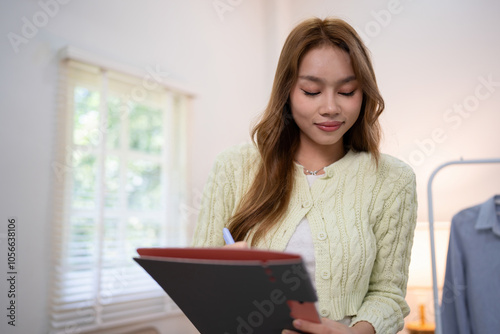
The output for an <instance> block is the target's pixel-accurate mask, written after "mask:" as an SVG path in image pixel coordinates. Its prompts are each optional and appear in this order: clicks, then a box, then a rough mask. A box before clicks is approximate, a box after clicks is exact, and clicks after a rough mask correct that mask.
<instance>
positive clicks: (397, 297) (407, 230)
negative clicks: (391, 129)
mask: <svg viewBox="0 0 500 334" xmlns="http://www.w3.org/2000/svg"><path fill="white" fill-rule="evenodd" d="M399 171H400V174H399V173H398V174H399V175H398V177H397V178H396V180H395V181H394V182H389V184H386V185H385V188H386V191H392V192H391V193H390V194H389V195H388V196H387V198H386V199H385V200H384V201H383V203H382V204H381V205H383V209H382V211H381V213H380V214H379V217H378V218H377V219H376V222H375V226H374V227H373V232H374V235H375V238H376V247H377V249H376V258H375V262H374V265H373V269H372V273H371V276H370V281H369V287H368V292H367V294H366V296H365V297H364V299H363V302H362V305H361V307H360V309H359V310H358V313H357V314H356V316H355V317H353V319H352V322H351V326H353V325H355V324H356V323H357V322H360V321H367V322H369V323H371V324H372V326H373V327H374V329H375V332H376V333H377V334H391V333H397V332H398V331H399V330H401V329H403V326H404V321H403V319H404V317H405V316H407V315H408V314H409V311H410V309H409V307H408V304H407V303H406V301H405V295H406V284H407V282H408V269H409V264H410V255H411V247H412V244H413V235H414V230H415V225H416V219H417V195H416V182H415V174H414V173H413V171H412V170H411V168H410V167H409V166H404V167H402V168H401V169H399Z"/></svg>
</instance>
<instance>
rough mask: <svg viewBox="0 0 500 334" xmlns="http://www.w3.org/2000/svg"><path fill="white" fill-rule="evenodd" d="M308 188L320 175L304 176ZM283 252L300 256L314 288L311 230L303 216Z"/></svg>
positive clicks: (314, 266)
mask: <svg viewBox="0 0 500 334" xmlns="http://www.w3.org/2000/svg"><path fill="white" fill-rule="evenodd" d="M306 176H307V182H308V183H309V187H311V186H312V184H313V182H314V181H316V179H318V178H320V177H321V176H322V175H306ZM285 252H289V253H296V254H300V256H302V260H304V264H305V266H306V270H307V272H308V273H309V276H310V277H311V279H312V283H313V287H314V288H316V259H315V256H314V244H313V239H312V234H311V228H310V227H309V222H308V221H307V218H306V217H305V216H304V218H302V220H301V221H300V222H299V225H297V228H296V229H295V232H294V233H293V235H292V237H291V238H290V240H289V241H288V244H287V246H286V248H285Z"/></svg>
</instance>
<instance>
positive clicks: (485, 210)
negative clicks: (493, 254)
mask: <svg viewBox="0 0 500 334" xmlns="http://www.w3.org/2000/svg"><path fill="white" fill-rule="evenodd" d="M497 200H500V195H495V196H493V197H491V198H490V199H489V200H487V201H486V202H484V203H483V204H481V205H480V207H479V216H478V217H477V222H476V229H477V230H485V229H491V230H492V231H493V233H495V234H496V235H497V236H499V237H500V220H499V218H500V216H498V215H497V210H496V204H495V201H497Z"/></svg>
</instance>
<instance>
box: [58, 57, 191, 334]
mask: <svg viewBox="0 0 500 334" xmlns="http://www.w3.org/2000/svg"><path fill="white" fill-rule="evenodd" d="M145 72H146V71H145ZM60 78H61V80H60V85H59V86H60V87H59V92H60V95H59V101H58V105H59V108H58V109H59V110H58V115H57V123H58V124H57V125H58V129H59V134H58V140H57V146H58V147H57V148H56V153H57V157H56V159H55V161H54V162H53V163H52V168H53V171H54V175H55V178H54V179H55V182H54V184H55V201H54V203H55V216H54V220H53V233H52V234H53V243H52V247H53V255H54V256H53V258H54V261H55V263H54V271H53V279H52V282H53V286H52V289H51V295H50V303H51V305H50V313H51V328H52V332H53V333H79V332H84V331H86V330H95V329H99V328H105V327H110V326H114V325H117V324H119V325H124V324H126V323H132V322H138V321H141V320H147V319H152V318H156V317H159V316H164V315H165V314H167V313H168V312H172V311H175V309H176V308H175V304H173V302H171V301H170V300H169V299H168V297H166V295H165V293H164V292H163V290H161V288H160V287H159V286H158V285H157V284H156V283H155V282H154V281H153V280H152V279H151V278H150V277H149V276H148V275H147V274H146V273H145V271H144V270H143V269H142V268H141V267H140V266H139V265H137V264H136V263H135V262H134V261H133V260H132V257H134V256H136V248H138V247H166V246H168V247H174V246H184V245H185V244H186V235H185V226H183V221H182V219H181V217H180V210H179V208H180V206H181V203H182V201H183V197H184V195H185V189H184V188H185V182H186V177H185V169H186V166H185V151H186V147H185V145H186V138H185V135H186V134H185V127H186V126H185V120H186V115H187V113H188V110H189V105H190V96H189V95H188V94H186V93H183V92H180V91H178V90H170V89H169V88H168V87H166V86H165V84H164V83H162V82H160V81H161V80H159V79H161V78H160V77H159V76H157V77H156V78H155V77H154V76H153V75H151V74H145V75H144V76H143V77H137V76H134V75H127V74H124V73H120V72H118V71H113V70H110V69H107V68H103V67H102V66H95V65H91V64H87V63H84V62H80V61H75V60H72V59H65V60H63V61H62V63H61V73H60Z"/></svg>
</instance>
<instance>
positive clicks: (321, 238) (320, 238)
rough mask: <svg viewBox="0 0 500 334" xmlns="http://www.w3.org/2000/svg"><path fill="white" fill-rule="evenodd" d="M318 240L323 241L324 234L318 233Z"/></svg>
mask: <svg viewBox="0 0 500 334" xmlns="http://www.w3.org/2000/svg"><path fill="white" fill-rule="evenodd" d="M318 239H319V240H325V239H326V233H325V232H319V233H318Z"/></svg>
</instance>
